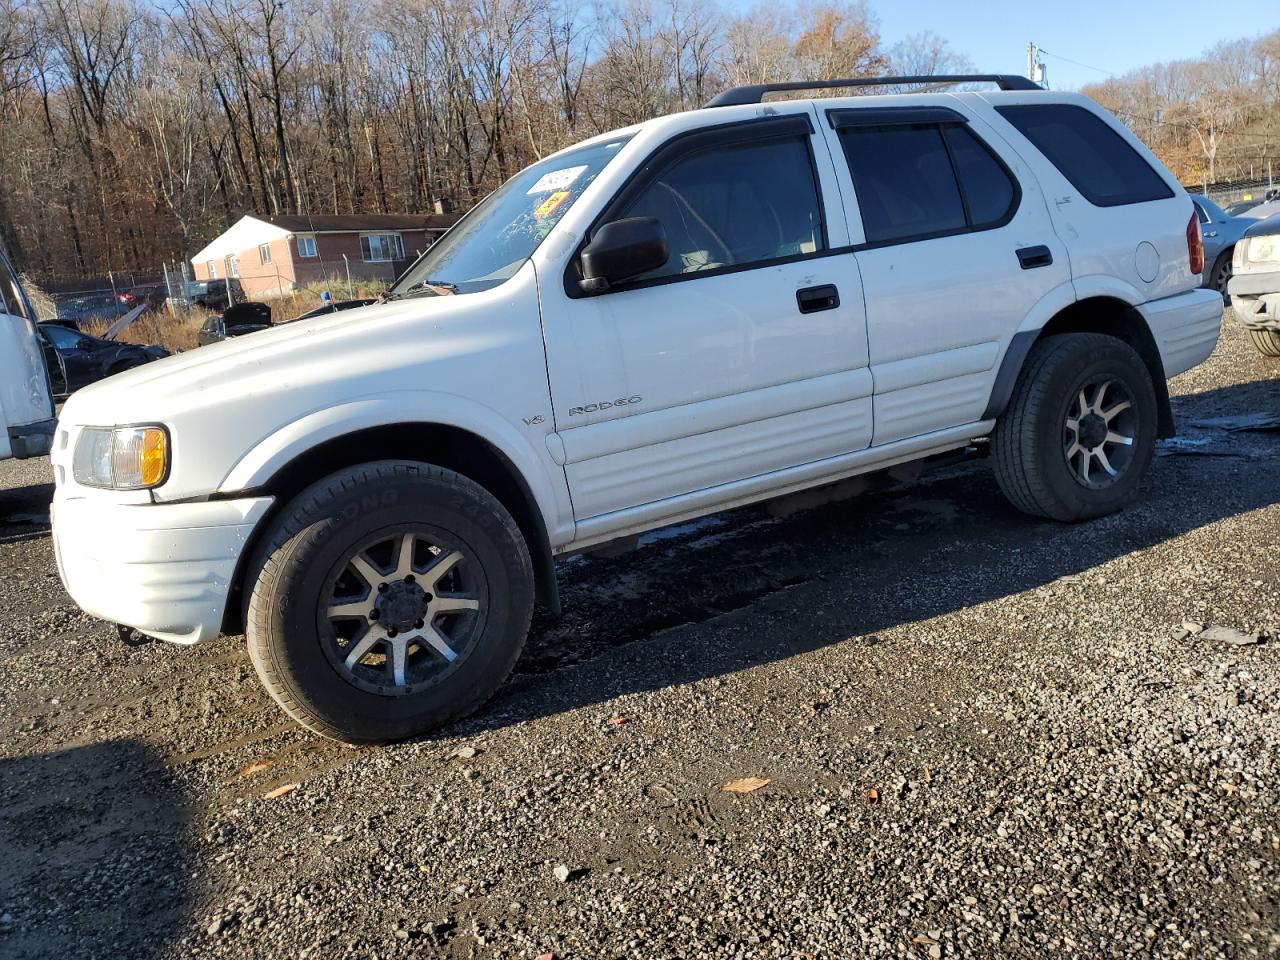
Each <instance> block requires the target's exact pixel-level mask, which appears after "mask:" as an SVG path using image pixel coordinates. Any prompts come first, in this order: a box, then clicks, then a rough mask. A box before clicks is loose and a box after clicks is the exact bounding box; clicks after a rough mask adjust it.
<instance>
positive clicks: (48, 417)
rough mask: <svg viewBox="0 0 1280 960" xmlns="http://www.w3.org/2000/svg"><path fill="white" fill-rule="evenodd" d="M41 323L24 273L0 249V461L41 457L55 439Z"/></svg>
mask: <svg viewBox="0 0 1280 960" xmlns="http://www.w3.org/2000/svg"><path fill="white" fill-rule="evenodd" d="M35 325H36V314H35V311H34V310H33V309H32V308H31V302H30V301H29V300H28V299H27V294H26V291H25V290H23V289H22V284H21V282H20V281H19V280H18V272H17V271H16V270H14V268H13V264H12V263H10V262H9V258H8V256H7V255H6V254H5V251H4V250H3V249H0V460H5V459H7V458H9V457H15V458H18V459H27V458H30V457H40V456H43V455H44V454H46V453H48V452H49V447H50V445H51V444H52V443H53V433H54V429H55V420H54V416H53V392H52V391H51V390H50V388H49V371H48V369H47V368H46V367H45V361H44V355H43V353H42V352H41V348H40V340H39V338H38V336H37V334H36V327H35Z"/></svg>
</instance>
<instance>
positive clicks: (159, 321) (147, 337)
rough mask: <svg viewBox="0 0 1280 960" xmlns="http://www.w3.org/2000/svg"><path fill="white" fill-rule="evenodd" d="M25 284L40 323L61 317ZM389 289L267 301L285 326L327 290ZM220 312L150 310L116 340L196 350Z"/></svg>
mask: <svg viewBox="0 0 1280 960" xmlns="http://www.w3.org/2000/svg"><path fill="white" fill-rule="evenodd" d="M22 283H23V286H24V287H25V288H26V291H27V297H28V298H29V299H30V300H31V306H32V309H33V310H35V313H36V317H37V318H38V319H40V320H52V319H54V318H55V317H56V316H57V315H58V309H57V305H56V304H55V303H54V300H53V298H52V297H51V296H49V295H48V294H47V293H45V292H44V291H43V290H41V289H40V287H38V286H37V285H36V284H35V283H33V282H32V281H31V280H30V279H29V278H26V277H24V278H23V281H22ZM388 286H390V284H388V283H387V282H386V281H385V280H361V281H358V282H356V283H355V284H354V286H353V288H352V289H348V288H347V284H346V281H345V280H344V281H339V280H338V279H337V278H331V279H330V281H326V282H317V283H310V284H308V285H307V286H306V287H304V288H303V289H301V290H295V291H293V292H292V293H288V294H286V295H285V296H283V297H272V298H271V299H269V300H265V301H263V302H264V303H266V304H267V306H269V307H270V308H271V320H272V322H273V323H285V322H287V321H289V320H295V319H297V318H298V317H300V316H302V315H303V314H304V313H307V312H308V311H311V310H314V309H315V308H316V307H318V306H320V303H321V300H320V294H321V293H322V292H323V291H325V290H328V291H329V293H330V295H331V296H332V297H333V298H334V299H335V300H347V299H355V298H364V297H376V296H378V295H379V294H380V293H382V292H383V291H385V290H386V289H387V287H388ZM217 312H218V311H216V310H205V309H202V308H199V307H197V308H195V309H192V310H182V309H171V308H169V307H159V308H156V309H153V310H147V311H146V312H145V313H143V315H142V316H140V317H139V318H138V319H137V320H135V321H134V322H133V323H131V324H130V325H129V326H128V327H126V328H125V329H124V330H123V331H122V332H121V333H120V335H119V336H118V337H117V338H116V339H117V340H119V341H121V342H122V343H138V344H159V345H160V346H162V347H164V348H165V349H166V350H168V351H169V352H170V353H177V352H178V351H179V350H193V349H195V347H196V335H197V334H198V333H199V332H200V327H201V326H202V325H203V324H204V322H205V320H207V319H209V317H211V316H213V315H214V314H215V313H217ZM113 323H115V320H114V319H112V320H97V321H94V322H91V323H87V324H85V325H84V331H85V333H88V334H91V335H92V336H95V337H100V336H102V335H103V334H105V333H106V332H107V331H108V330H109V329H111V325H112V324H113Z"/></svg>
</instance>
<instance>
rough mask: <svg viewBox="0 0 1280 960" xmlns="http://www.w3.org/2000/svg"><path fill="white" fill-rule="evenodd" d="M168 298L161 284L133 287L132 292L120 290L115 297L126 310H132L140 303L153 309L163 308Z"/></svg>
mask: <svg viewBox="0 0 1280 960" xmlns="http://www.w3.org/2000/svg"><path fill="white" fill-rule="evenodd" d="M168 296H169V291H168V290H166V289H165V285H164V284H163V283H152V284H147V285H146V286H141V287H134V288H133V289H132V290H121V291H120V293H119V295H118V296H117V297H116V299H117V300H119V301H120V303H121V304H123V305H124V306H125V307H126V308H127V309H133V308H134V307H136V306H137V305H138V304H140V303H145V304H146V305H147V306H148V307H150V308H152V309H155V308H156V307H161V306H164V302H165V300H166V299H167V298H168Z"/></svg>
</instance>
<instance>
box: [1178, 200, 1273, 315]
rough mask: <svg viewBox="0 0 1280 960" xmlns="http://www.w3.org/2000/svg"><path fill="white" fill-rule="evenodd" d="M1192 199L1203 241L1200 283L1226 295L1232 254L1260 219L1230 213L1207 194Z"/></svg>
mask: <svg viewBox="0 0 1280 960" xmlns="http://www.w3.org/2000/svg"><path fill="white" fill-rule="evenodd" d="M1191 202H1192V203H1194V204H1195V205H1196V216H1197V217H1198V218H1199V219H1200V236H1201V237H1202V238H1203V240H1204V273H1203V274H1202V275H1201V280H1200V286H1202V287H1210V288H1212V289H1214V290H1217V291H1218V292H1219V293H1220V294H1222V295H1223V296H1224V297H1225V296H1226V295H1227V281H1229V280H1230V279H1231V255H1232V253H1233V252H1234V251H1235V246H1236V241H1237V240H1239V239H1240V237H1241V236H1242V235H1243V234H1244V232H1245V231H1246V230H1248V229H1249V228H1250V227H1252V226H1253V225H1254V224H1255V223H1257V222H1258V221H1257V219H1256V218H1255V217H1250V216H1237V217H1232V216H1228V215H1227V212H1226V211H1225V210H1223V209H1222V208H1221V207H1220V206H1218V205H1217V204H1216V203H1214V202H1213V201H1212V200H1210V199H1209V198H1208V197H1198V196H1195V195H1194V194H1193V195H1192V197H1191Z"/></svg>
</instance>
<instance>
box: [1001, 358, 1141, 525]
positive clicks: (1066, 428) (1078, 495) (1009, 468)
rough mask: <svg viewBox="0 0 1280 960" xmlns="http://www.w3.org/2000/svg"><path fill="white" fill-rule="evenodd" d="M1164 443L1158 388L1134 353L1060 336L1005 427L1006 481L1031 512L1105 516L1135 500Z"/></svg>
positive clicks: (1021, 385) (1030, 372)
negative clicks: (1158, 439) (1158, 440)
mask: <svg viewBox="0 0 1280 960" xmlns="http://www.w3.org/2000/svg"><path fill="white" fill-rule="evenodd" d="M1155 435H1156V399H1155V389H1154V387H1153V385H1152V383H1151V375H1150V373H1149V372H1148V371H1147V367H1146V365H1145V364H1144V363H1143V362H1142V358H1141V357H1139V356H1138V354H1137V353H1136V352H1135V351H1134V350H1133V348H1132V347H1130V346H1129V345H1128V344H1127V343H1125V342H1124V341H1122V340H1118V339H1116V338H1115V337H1108V336H1104V335H1102V334H1096V333H1072V334H1064V335H1059V336H1051V337H1048V338H1046V339H1044V340H1041V341H1040V342H1039V343H1037V344H1036V345H1035V346H1034V347H1032V349H1031V353H1030V354H1029V355H1028V356H1027V360H1026V362H1025V363H1024V364H1023V367H1022V372H1021V373H1020V374H1019V375H1018V382H1017V384H1016V385H1015V386H1014V391H1013V397H1012V398H1011V399H1010V402H1009V407H1008V409H1007V410H1006V411H1005V412H1004V413H1003V414H1002V415H1001V416H1000V419H999V421H998V422H997V423H996V429H995V432H994V433H993V434H992V438H991V447H992V456H993V459H994V461H995V469H996V480H997V481H998V483H999V484H1000V489H1001V490H1002V491H1003V492H1004V494H1005V496H1006V497H1007V498H1008V499H1009V501H1010V502H1011V503H1012V504H1013V505H1014V506H1015V507H1017V508H1018V509H1019V510H1022V511H1023V512H1024V513H1029V514H1032V515H1034V516H1041V517H1049V518H1052V519H1054V520H1063V521H1076V520H1087V519H1089V518H1092V517H1099V516H1102V515H1104V514H1108V513H1113V512H1114V511H1116V510H1119V509H1121V508H1122V507H1124V506H1125V505H1126V504H1127V503H1129V502H1130V501H1131V500H1132V499H1133V497H1134V495H1135V494H1136V493H1137V489H1138V484H1139V483H1140V482H1141V481H1142V477H1143V475H1144V474H1145V473H1146V471H1147V468H1148V466H1150V464H1151V458H1152V455H1153V453H1154V451H1155Z"/></svg>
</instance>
